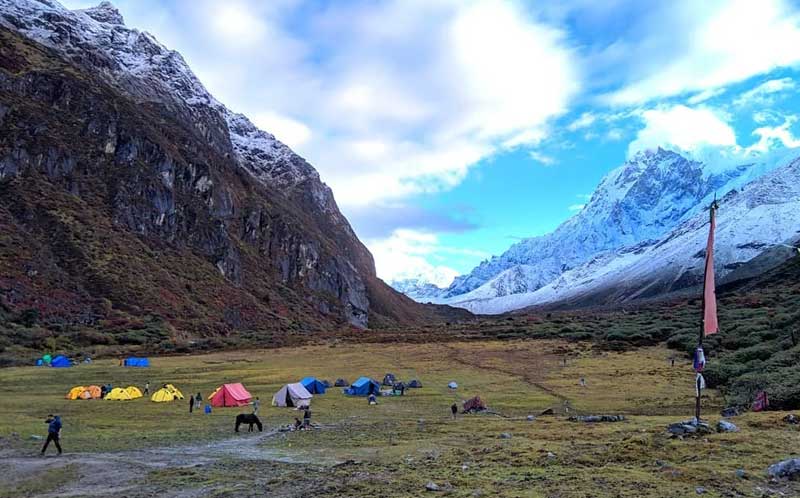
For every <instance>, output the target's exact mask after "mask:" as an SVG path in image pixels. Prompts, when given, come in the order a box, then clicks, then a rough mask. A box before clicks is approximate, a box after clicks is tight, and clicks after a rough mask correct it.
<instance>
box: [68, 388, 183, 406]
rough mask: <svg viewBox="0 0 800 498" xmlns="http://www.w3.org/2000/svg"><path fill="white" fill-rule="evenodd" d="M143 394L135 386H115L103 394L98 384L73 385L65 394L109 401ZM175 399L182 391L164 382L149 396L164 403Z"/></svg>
mask: <svg viewBox="0 0 800 498" xmlns="http://www.w3.org/2000/svg"><path fill="white" fill-rule="evenodd" d="M142 396H143V394H142V391H141V390H140V389H139V388H138V387H136V386H128V387H125V388H122V387H115V388H113V389H111V391H109V392H108V393H105V396H104V395H103V389H102V388H101V387H99V386H95V385H91V386H75V387H73V388H72V389H70V390H69V392H68V393H67V394H66V396H65V398H66V399H71V400H77V399H106V400H110V401H130V400H133V399H138V398H141V397H142ZM176 399H183V393H181V392H180V390H178V388H177V387H175V386H173V385H172V384H165V385H164V387H162V388H161V389H159V390H157V391H156V392H154V393H153V395H152V396H150V401H153V402H156V403H164V402H167V401H175V400H176Z"/></svg>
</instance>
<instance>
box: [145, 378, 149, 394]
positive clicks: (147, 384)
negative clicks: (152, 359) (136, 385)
mask: <svg viewBox="0 0 800 498" xmlns="http://www.w3.org/2000/svg"><path fill="white" fill-rule="evenodd" d="M148 394H150V381H149V380H148V381H147V382H145V383H144V395H145V396H147V395H148Z"/></svg>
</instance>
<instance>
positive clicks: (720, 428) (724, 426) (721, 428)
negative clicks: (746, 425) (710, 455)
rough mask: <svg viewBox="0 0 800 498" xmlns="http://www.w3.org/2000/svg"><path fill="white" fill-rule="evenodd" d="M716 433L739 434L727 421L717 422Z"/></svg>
mask: <svg viewBox="0 0 800 498" xmlns="http://www.w3.org/2000/svg"><path fill="white" fill-rule="evenodd" d="M717 432H739V428H738V427H736V425H734V424H732V423H730V422H728V421H727V420H720V421H719V422H717Z"/></svg>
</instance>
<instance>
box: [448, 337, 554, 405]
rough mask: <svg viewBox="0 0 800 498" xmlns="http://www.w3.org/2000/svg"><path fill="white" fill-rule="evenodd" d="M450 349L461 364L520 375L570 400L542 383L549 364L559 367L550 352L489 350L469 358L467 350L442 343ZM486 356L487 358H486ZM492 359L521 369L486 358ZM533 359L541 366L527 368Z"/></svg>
mask: <svg viewBox="0 0 800 498" xmlns="http://www.w3.org/2000/svg"><path fill="white" fill-rule="evenodd" d="M442 346H443V347H444V348H445V349H446V350H447V351H448V359H449V360H450V361H453V362H455V363H459V364H461V365H464V366H467V367H472V368H481V369H484V370H489V371H495V372H499V373H503V374H506V375H511V376H514V377H518V378H520V379H522V381H523V382H525V383H526V384H530V385H531V386H533V387H535V388H537V389H539V390H541V391H542V392H544V393H546V394H548V395H550V396H552V397H554V398H556V399H557V400H559V401H561V402H562V403H563V402H564V401H568V400H569V399H568V398H567V397H566V396H564V395H563V394H560V393H559V392H557V391H555V390H553V389H551V388H549V387H547V386H545V385H544V384H542V380H544V377H545V374H546V373H547V372H548V371H549V370H548V368H546V367H547V366H549V367H551V368H557V367H558V365H557V364H555V362H548V361H547V360H546V358H547V357H548V356H551V354H550V353H531V352H530V351H526V352H525V353H527V355H526V356H525V357H523V358H519V357H517V355H515V353H520V352H519V351H510V350H509V351H503V353H506V357H504V356H503V355H501V354H498V352H495V351H489V352H478V353H475V352H472V354H470V355H469V360H466V359H464V358H463V356H465V352H464V351H462V350H459V349H457V348H456V347H454V346H451V345H449V344H443V345H442ZM531 355H532V356H531ZM484 357H485V358H484ZM492 359H503V360H504V361H506V363H507V364H508V365H518V366H519V367H520V369H514V368H512V367H508V368H503V367H499V366H497V365H490V364H488V363H487V362H486V361H485V360H492ZM531 360H534V361H536V362H537V363H539V364H540V367H539V368H535V369H526V367H525V365H527V364H529V363H530V362H531ZM548 363H553V364H552V365H548Z"/></svg>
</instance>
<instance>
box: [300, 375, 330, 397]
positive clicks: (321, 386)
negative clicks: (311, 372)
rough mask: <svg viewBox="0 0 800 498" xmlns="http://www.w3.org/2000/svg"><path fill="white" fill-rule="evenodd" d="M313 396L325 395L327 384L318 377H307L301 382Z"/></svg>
mask: <svg viewBox="0 0 800 498" xmlns="http://www.w3.org/2000/svg"><path fill="white" fill-rule="evenodd" d="M300 383H301V384H303V387H305V388H306V390H307V391H308V392H310V393H311V394H325V388H326V386H325V383H324V382H322V381H321V380H319V379H317V378H316V377H306V378H304V379H303V380H301V381H300Z"/></svg>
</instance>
